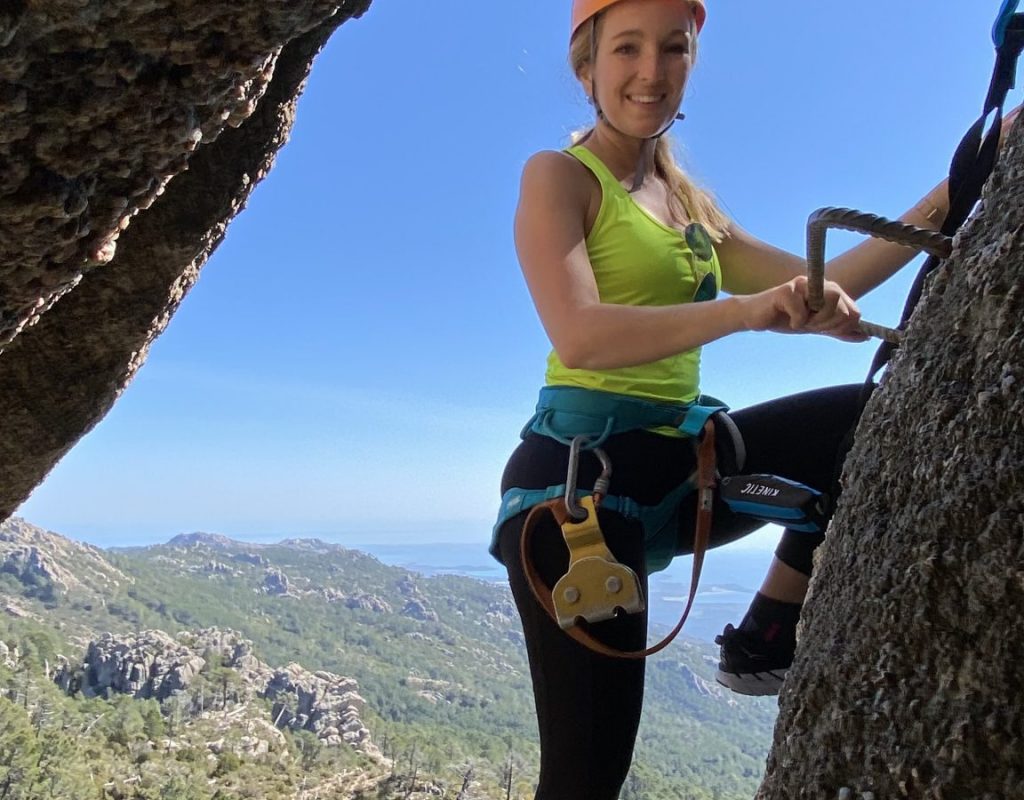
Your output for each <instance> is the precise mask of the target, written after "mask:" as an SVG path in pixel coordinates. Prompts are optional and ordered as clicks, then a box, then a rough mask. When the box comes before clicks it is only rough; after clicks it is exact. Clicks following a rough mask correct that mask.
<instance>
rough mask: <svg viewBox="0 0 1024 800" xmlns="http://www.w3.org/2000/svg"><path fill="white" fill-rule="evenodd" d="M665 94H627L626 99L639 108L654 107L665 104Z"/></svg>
mask: <svg viewBox="0 0 1024 800" xmlns="http://www.w3.org/2000/svg"><path fill="white" fill-rule="evenodd" d="M666 97H667V95H665V94H627V95H626V99H627V100H629V101H630V102H631V103H636V104H638V105H641V106H656V105H659V104H661V103H663V102H665V98H666Z"/></svg>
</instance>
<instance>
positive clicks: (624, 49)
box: [615, 42, 638, 56]
mask: <svg viewBox="0 0 1024 800" xmlns="http://www.w3.org/2000/svg"><path fill="white" fill-rule="evenodd" d="M637 50H638V48H637V46H636V45H635V44H633V43H632V42H625V43H623V44H620V45H619V46H618V47H616V48H615V52H616V53H620V54H622V55H627V56H631V55H635V54H636V52H637Z"/></svg>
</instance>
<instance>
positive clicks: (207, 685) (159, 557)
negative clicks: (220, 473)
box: [0, 518, 776, 800]
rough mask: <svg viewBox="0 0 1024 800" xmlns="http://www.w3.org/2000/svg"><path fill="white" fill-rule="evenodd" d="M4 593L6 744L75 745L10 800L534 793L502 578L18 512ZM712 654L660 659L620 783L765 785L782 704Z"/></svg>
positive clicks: (513, 628) (691, 646)
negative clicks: (56, 524) (129, 540)
mask: <svg viewBox="0 0 1024 800" xmlns="http://www.w3.org/2000/svg"><path fill="white" fill-rule="evenodd" d="M0 604H2V607H3V608H4V609H5V612H6V615H5V617H4V619H3V623H2V624H0V642H2V644H3V649H0V662H2V663H0V686H2V687H4V689H3V696H2V697H0V752H2V751H3V750H4V748H6V747H8V744H5V741H4V740H5V738H8V737H10V736H15V735H20V736H22V737H26V736H28V735H29V734H30V733H34V736H35V739H33V741H34V742H35V745H34V746H35V747H36V748H37V749H38V750H39V752H40V753H43V752H44V751H45V749H46V748H47V747H51V746H55V745H53V742H56V741H57V740H58V739H59V737H58V736H57V733H60V734H61V735H63V736H65V737H66V738H67V739H68V741H67V742H66V751H65V752H63V756H62V757H61V758H44V757H43V755H39V756H38V758H37V762H38V764H37V765H36V766H35V767H32V768H31V769H30V767H31V765H30V764H29V765H26V766H24V767H23V768H22V769H21V772H20V773H19V772H18V771H17V770H13V769H12V768H7V772H6V777H3V776H4V774H5V773H4V772H3V771H2V770H0V795H2V796H6V797H7V798H8V800H15V798H18V797H25V798H30V797H37V796H38V797H75V798H78V797H83V798H88V797H97V798H105V797H125V798H127V797H133V798H134V797H139V798H142V797H150V796H152V797H175V798H177V797H181V798H192V797H194V798H197V799H202V800H205V798H214V797H242V796H250V797H265V798H275V799H276V798H285V797H289V798H292V797H294V798H309V800H312V798H313V797H319V798H328V797H338V798H341V797H346V798H353V800H355V798H365V799H366V800H369V798H389V797H409V798H414V797H418V796H422V797H424V798H425V797H428V796H429V797H451V798H460V800H471V798H491V797H493V798H517V797H520V798H526V797H531V796H532V789H531V787H532V784H533V781H534V779H535V770H536V763H537V739H536V725H535V721H534V717H533V713H532V693H531V688H530V680H529V672H528V667H527V664H526V659H525V652H524V647H523V637H522V631H521V629H520V627H519V622H518V616H517V614H516V611H515V607H514V605H513V603H512V598H511V594H510V592H509V590H508V588H507V587H506V586H504V585H502V584H500V583H497V582H493V581H483V580H479V579H475V578H471V577H465V576H461V575H452V574H437V575H432V576H428V575H423V574H421V573H419V572H413V571H410V570H408V569H403V568H401V567H397V566H389V565H386V564H384V563H383V562H382V561H380V560H378V559H377V558H375V557H373V556H371V555H368V554H366V553H363V552H360V551H358V550H353V549H348V548H345V547H341V546H339V545H337V544H332V543H329V542H324V541H321V540H318V539H285V540H282V541H280V542H276V543H273V544H268V543H261V544H255V543H252V542H242V541H234V540H232V539H229V538H227V537H224V536H219V535H214V534H207V533H192V534H184V535H179V536H176V537H175V538H173V539H171V540H170V541H169V542H167V543H166V544H162V545H151V546H146V547H122V548H112V549H108V550H101V549H99V548H96V547H93V546H91V545H87V544H83V543H80V542H75V541H73V540H71V539H68V538H66V537H63V536H60V535H59V534H57V533H53V532H49V531H45V530H43V529H40V528H38V527H36V526H33V525H31V524H29V523H27V522H25V521H24V520H20V519H17V518H12V519H10V520H8V521H7V522H5V523H3V524H2V525H0ZM653 633H657V631H655V632H653ZM716 660H717V655H716V652H715V650H714V648H712V647H711V646H709V645H708V644H707V643H705V642H701V641H696V640H689V639H687V640H681V641H679V643H677V644H674V645H673V646H672V647H671V648H670V649H669V650H668V651H666V652H664V653H662V654H660V655H659V656H656V657H655V658H653V659H651V660H650V662H649V664H648V670H647V675H648V679H647V701H646V706H645V712H644V719H643V722H642V725H641V730H640V735H639V738H638V743H637V750H636V755H635V766H634V769H633V774H632V775H631V778H630V781H629V782H628V783H627V786H626V787H625V789H624V792H623V795H622V796H623V797H624V798H628V797H637V798H639V797H643V798H645V800H647V798H650V800H660V798H666V800H667V798H670V797H671V798H680V797H685V798H699V800H710V798H749V797H751V796H752V795H753V793H754V791H755V789H756V786H757V783H758V781H759V779H760V776H761V774H762V772H763V768H764V758H765V755H766V753H767V750H768V745H769V741H770V737H771V728H772V725H773V722H774V717H775V714H776V707H775V704H774V702H773V701H771V700H763V699H762V700H754V699H748V698H739V697H736V696H734V695H731V694H729V693H728V692H727V691H725V690H724V689H723V688H722V687H720V686H718V685H717V684H716V683H715V682H714V680H713V672H714V665H715V662H716ZM22 718H23V719H22ZM112 718H117V719H120V720H122V721H123V722H124V721H127V722H125V724H123V725H120V726H119V728H118V729H116V730H112V729H110V728H109V725H110V722H111V719H112ZM4 720H8V724H7V726H6V727H5V724H4ZM58 720H59V721H58ZM128 722H130V723H131V724H130V725H129V724H128ZM26 726H27V727H26ZM54 726H58V727H54ZM115 727H117V726H115ZM87 728H88V730H89V732H90V734H91V736H92V737H95V736H101V737H102V741H100V740H99V739H94V738H90V737H89V736H83V735H81V734H82V733H83V732H84V731H85V730H86V729H87ZM126 728H127V732H126V730H125V729H126ZM75 732H77V734H78V735H74V736H72V735H71V733H75ZM62 741H63V740H62ZM10 746H11V747H13V745H10ZM20 747H21V749H20V750H18V752H23V751H25V748H26V747H28V745H25V744H24V742H23V743H22V745H21V746H20ZM28 749H29V750H31V748H28ZM11 752H14V751H13V750H12V751H11ZM32 752H35V751H34V750H33V751H32ZM183 754H187V755H183ZM0 763H2V761H0ZM45 764H50V765H51V768H50V771H49V772H48V773H46V772H45V770H42V767H41V766H39V765H45ZM33 770H34V771H33ZM61 770H63V772H62V771H61ZM87 775H88V776H89V777H86V776H87ZM12 776H13V777H12ZM5 780H6V781H7V783H8V790H7V792H6V794H5V795H4V788H3V787H4V781H5ZM46 786H48V787H49V788H48V789H47V790H46V791H44V790H43V789H42V788H41V787H46ZM19 787H20V788H19ZM62 787H63V788H62ZM70 787H74V788H73V789H72V788H70ZM147 787H148V788H147ZM167 787H172V788H170V789H168V788H167ZM18 791H22V792H23V793H22V794H17V792H18ZM12 792H13V793H12ZM32 792H35V794H33V793H32ZM55 792H56V793H55ZM61 792H64V793H63V794H62V793H61ZM168 792H170V793H168Z"/></svg>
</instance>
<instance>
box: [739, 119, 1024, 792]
mask: <svg viewBox="0 0 1024 800" xmlns="http://www.w3.org/2000/svg"><path fill="white" fill-rule="evenodd" d="M1022 390H1024V127H1022V126H1020V125H1017V126H1016V128H1015V130H1014V131H1013V132H1012V133H1011V134H1010V136H1009V137H1008V147H1007V149H1006V151H1005V152H1004V154H1003V157H1002V163H1001V164H1000V166H999V167H997V170H996V173H995V174H994V175H993V177H992V180H991V181H990V182H989V185H988V186H987V188H986V191H985V195H984V199H983V203H982V208H981V210H979V211H978V212H977V214H976V216H975V217H974V219H973V220H971V221H969V222H968V224H967V226H966V227H965V228H964V229H963V230H962V231H961V233H960V235H959V236H958V237H957V240H956V243H955V245H954V252H953V254H952V256H951V257H950V258H949V259H948V260H947V262H946V263H945V264H944V265H943V266H942V267H941V268H940V269H939V270H938V271H937V273H936V274H935V275H934V276H933V278H932V280H931V282H930V285H929V287H928V290H927V293H926V296H925V298H924V300H923V302H922V303H921V305H920V306H919V307H918V309H917V311H916V313H915V315H914V318H913V320H912V322H911V325H910V328H909V331H908V335H907V338H906V341H905V343H904V345H903V346H902V347H901V348H900V350H899V352H898V354H897V357H896V359H895V360H894V361H893V363H892V365H891V367H890V370H889V373H888V376H887V379H886V381H885V382H884V383H883V385H882V387H881V388H880V389H879V391H877V392H876V393H875V396H874V398H873V399H872V401H871V403H869V405H868V408H867V410H866V413H865V416H864V418H863V420H862V422H861V425H860V428H859V430H858V433H857V442H856V445H855V446H854V449H853V451H852V452H851V454H850V457H849V459H848V461H847V466H846V476H845V481H846V489H845V493H844V494H843V497H842V501H841V503H840V508H839V509H838V512H837V514H836V517H835V519H834V520H833V523H832V527H831V529H830V531H829V535H828V538H827V540H826V542H825V544H824V545H823V547H822V550H821V553H820V554H819V556H818V561H817V565H816V570H815V577H814V580H813V583H812V591H811V596H810V597H809V600H808V603H807V605H806V606H805V614H804V620H803V622H802V630H801V637H800V645H799V649H798V652H797V659H796V662H795V664H794V667H793V669H792V670H791V671H790V673H789V676H788V677H787V678H786V683H785V686H784V687H783V692H782V696H781V698H780V717H779V721H778V725H777V727H776V730H775V740H774V747H773V750H772V753H771V756H770V758H769V761H768V774H767V776H766V778H765V782H764V784H763V786H762V788H761V791H760V793H759V795H758V797H759V798H761V800H769V799H770V800H776V799H778V800H782V798H786V800H794V799H796V798H824V797H828V798H834V797H851V798H861V797H868V796H873V797H877V798H896V797H910V798H943V797H945V798H968V797H970V798H1010V797H1021V796H1022V789H1021V787H1022V786H1024V745H1022V735H1024V734H1022V731H1024V706H1022V704H1021V703H1020V696H1021V688H1022V683H1021V664H1022V663H1024V634H1022V631H1021V625H1020V621H1021V618H1022V617H1024V391H1022Z"/></svg>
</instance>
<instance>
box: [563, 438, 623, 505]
mask: <svg viewBox="0 0 1024 800" xmlns="http://www.w3.org/2000/svg"><path fill="white" fill-rule="evenodd" d="M590 438H591V437H589V436H586V435H583V436H576V437H574V438H573V440H572V443H571V444H570V445H569V470H568V472H567V473H566V476H565V510H566V511H568V512H569V516H570V517H572V518H573V519H574V520H576V521H581V520H584V519H586V518H587V512H586V510H585V509H584V508H583V507H582V506H580V504H579V502H577V500H576V483H577V481H578V479H579V468H580V450H582V449H583V447H584V445H586V444H587V443H588V442H589V441H590ZM590 449H591V452H593V453H594V455H595V456H597V460H598V461H600V462H601V474H600V475H598V477H597V480H596V481H594V494H595V495H597V496H603V495H606V494H608V486H609V484H610V483H611V477H612V460H611V459H610V458H609V457H608V454H607V453H606V452H605V451H604V450H602V449H601V448H600V447H592V448H590Z"/></svg>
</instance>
